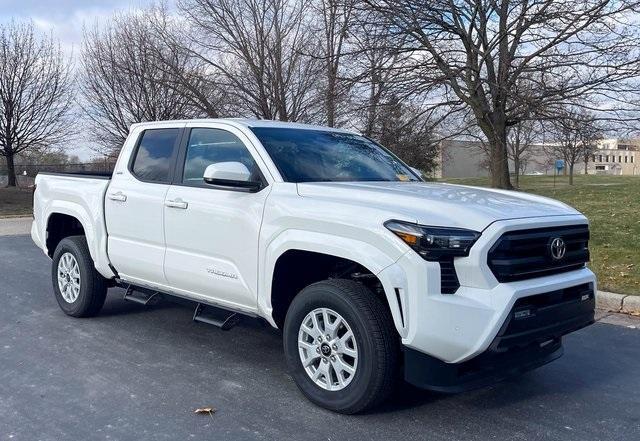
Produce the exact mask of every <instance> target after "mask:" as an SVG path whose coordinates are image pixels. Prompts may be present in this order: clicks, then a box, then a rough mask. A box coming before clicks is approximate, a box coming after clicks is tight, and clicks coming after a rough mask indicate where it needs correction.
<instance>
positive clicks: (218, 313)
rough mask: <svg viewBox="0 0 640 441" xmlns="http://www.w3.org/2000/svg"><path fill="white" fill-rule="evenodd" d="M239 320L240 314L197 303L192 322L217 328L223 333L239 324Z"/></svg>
mask: <svg viewBox="0 0 640 441" xmlns="http://www.w3.org/2000/svg"><path fill="white" fill-rule="evenodd" d="M241 318H242V317H241V316H240V314H238V313H235V312H233V311H229V310H227V309H223V308H219V307H216V306H209V305H205V304H203V303H198V304H197V305H196V310H195V311H194V313H193V321H194V322H201V323H207V324H209V325H213V326H217V327H218V328H220V329H222V330H223V331H228V330H229V329H231V328H233V327H234V326H235V325H237V324H238V323H239V322H240V319H241Z"/></svg>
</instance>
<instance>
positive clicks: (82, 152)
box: [0, 0, 153, 161]
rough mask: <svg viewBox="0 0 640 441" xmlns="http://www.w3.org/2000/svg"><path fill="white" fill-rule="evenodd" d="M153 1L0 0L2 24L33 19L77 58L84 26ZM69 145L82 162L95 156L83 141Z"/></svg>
mask: <svg viewBox="0 0 640 441" xmlns="http://www.w3.org/2000/svg"><path fill="white" fill-rule="evenodd" d="M151 3H153V0H109V1H99V0H0V24H4V23H7V22H10V21H11V20H16V21H28V20H31V21H33V23H34V25H35V26H36V28H37V29H38V30H40V31H42V32H47V33H48V32H52V33H53V36H54V37H55V38H56V39H58V40H59V41H60V44H61V47H62V49H63V50H64V51H65V52H66V53H67V54H69V55H73V57H74V58H76V57H77V56H78V54H79V52H80V46H81V43H82V29H83V26H94V25H95V24H96V23H97V24H98V25H99V24H100V23H101V21H103V20H104V19H106V18H108V17H109V16H111V15H112V14H113V13H115V12H117V11H121V10H135V9H139V8H142V7H145V6H147V5H149V4H151ZM70 144H71V145H66V146H64V147H65V150H66V151H67V153H69V154H73V155H77V156H79V157H80V159H81V160H83V161H84V160H88V159H89V158H91V157H92V156H95V153H94V151H93V150H91V149H89V148H88V147H87V146H85V145H83V143H82V141H80V140H73V141H71V142H70Z"/></svg>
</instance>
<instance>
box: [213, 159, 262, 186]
mask: <svg viewBox="0 0 640 441" xmlns="http://www.w3.org/2000/svg"><path fill="white" fill-rule="evenodd" d="M202 179H203V180H204V182H205V183H207V184H209V185H214V186H216V187H225V188H232V189H237V190H241V191H247V192H256V191H259V190H260V189H261V188H262V182H260V181H251V180H250V179H251V172H250V171H249V169H248V168H247V166H246V165H244V164H243V163H241V162H218V163H217V164H211V165H209V166H207V168H206V169H205V171H204V176H203V177H202Z"/></svg>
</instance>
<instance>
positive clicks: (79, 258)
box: [51, 236, 107, 317]
mask: <svg viewBox="0 0 640 441" xmlns="http://www.w3.org/2000/svg"><path fill="white" fill-rule="evenodd" d="M51 278H52V282H53V291H54V293H55V295H56V300H57V301H58V305H60V309H62V310H63V311H64V313H65V314H67V315H70V316H73V317H90V316H93V315H96V314H97V313H98V312H100V309H101V308H102V305H103V304H104V300H105V298H106V296H107V281H106V279H105V278H104V277H102V276H101V275H100V274H99V273H98V271H96V269H95V267H94V265H93V259H92V258H91V254H89V248H88V246H87V241H86V239H85V238H84V236H70V237H66V238H64V239H62V240H61V241H60V243H59V244H58V246H57V247H56V250H55V251H54V253H53V265H52V267H51Z"/></svg>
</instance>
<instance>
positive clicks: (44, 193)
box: [31, 119, 596, 413]
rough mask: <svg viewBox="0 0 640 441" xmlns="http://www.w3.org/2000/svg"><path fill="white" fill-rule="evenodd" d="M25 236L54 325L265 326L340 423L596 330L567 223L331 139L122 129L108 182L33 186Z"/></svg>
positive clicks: (526, 365)
mask: <svg viewBox="0 0 640 441" xmlns="http://www.w3.org/2000/svg"><path fill="white" fill-rule="evenodd" d="M31 235H32V237H33V240H34V241H35V243H36V244H37V245H38V247H40V248H41V249H42V250H43V251H44V252H45V253H46V254H47V255H48V256H49V257H50V258H51V259H52V272H51V274H52V282H53V290H54V293H55V297H56V299H57V302H58V304H59V305H60V308H62V310H63V311H64V312H65V313H66V314H68V315H70V316H74V317H87V316H92V315H95V314H98V312H99V311H100V308H101V307H102V305H103V303H104V301H105V296H106V292H107V289H108V288H109V287H112V286H120V287H123V288H125V294H124V297H125V299H128V300H131V301H136V302H139V303H144V304H147V303H152V302H155V301H156V300H157V299H158V298H159V297H161V296H166V297H168V298H171V297H177V298H181V299H186V301H187V303H192V304H193V306H194V307H195V312H194V320H197V321H200V322H205V323H210V324H214V325H217V326H219V327H220V328H222V329H230V328H231V327H232V326H233V325H234V324H235V323H237V321H238V319H239V318H241V317H242V316H251V317H257V318H261V319H264V320H266V321H267V322H268V323H269V324H270V325H271V326H274V327H276V328H279V329H281V330H282V334H283V342H284V355H285V358H286V361H287V365H288V368H289V370H290V373H291V376H292V378H293V380H294V381H295V383H296V384H297V386H298V387H299V389H300V390H301V391H302V393H303V394H304V395H305V396H306V397H308V398H309V399H310V400H311V401H313V402H314V403H316V404H318V405H320V406H323V407H325V408H328V409H331V410H334V411H337V412H342V413H356V412H360V411H363V410H365V409H368V408H371V407H372V406H375V405H376V404H378V403H380V402H381V401H383V400H384V399H385V398H386V397H387V396H388V395H389V393H390V392H391V391H392V390H393V388H394V385H395V384H396V382H397V381H400V380H402V379H404V380H406V381H407V382H409V383H411V384H414V385H416V386H418V387H421V388H426V389H431V390H435V391H440V392H460V391H464V390H468V389H471V388H476V387H481V386H483V385H486V384H489V383H491V382H495V381H498V380H501V379H503V378H506V377H509V376H512V375H515V374H519V373H522V372H525V371H527V370H530V369H533V368H536V367H539V366H541V365H544V364H545V363H548V362H550V361H552V360H554V359H556V358H558V357H560V356H561V354H562V350H563V349H562V337H563V336H564V335H566V334H567V333H570V332H572V331H575V330H577V329H580V328H582V327H584V326H587V325H589V324H591V323H592V322H593V319H594V304H595V299H594V293H595V290H596V279H595V277H594V274H593V273H592V272H591V271H590V270H589V269H588V268H587V267H586V264H587V262H588V261H589V250H588V240H589V227H588V222H587V219H586V218H585V217H584V216H583V215H582V214H580V213H579V212H578V211H576V210H575V209H573V208H571V207H569V206H567V205H565V204H563V203H561V202H558V201H555V200H552V199H547V198H544V197H540V196H534V195H530V194H526V193H522V192H514V191H503V190H494V189H481V188H475V187H466V186H459V185H452V184H445V183H433V182H425V181H424V180H423V179H422V178H421V176H420V175H419V173H417V171H416V170H414V169H412V168H410V167H409V166H407V165H406V164H404V163H403V162H402V161H401V160H400V159H398V158H397V157H396V156H395V155H393V154H392V153H391V152H389V151H388V150H387V149H385V148H384V147H382V146H380V145H379V144H377V143H375V142H374V141H372V140H370V139H368V138H366V137H364V136H361V135H359V134H357V133H354V132H351V131H347V130H341V129H335V128H326V127H319V126H310V125H303V124H293V123H284V122H274V121H252V120H241V119H229V120H225V119H222V120H188V121H163V122H152V123H142V124H134V125H133V126H132V127H131V129H130V134H129V137H128V138H127V140H126V142H125V143H124V145H123V146H122V149H121V151H120V156H119V158H118V160H117V163H116V164H115V168H114V171H113V173H112V174H109V175H101V174H93V175H91V174H55V173H40V174H38V176H37V178H36V187H35V193H34V222H33V226H32V230H31Z"/></svg>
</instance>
